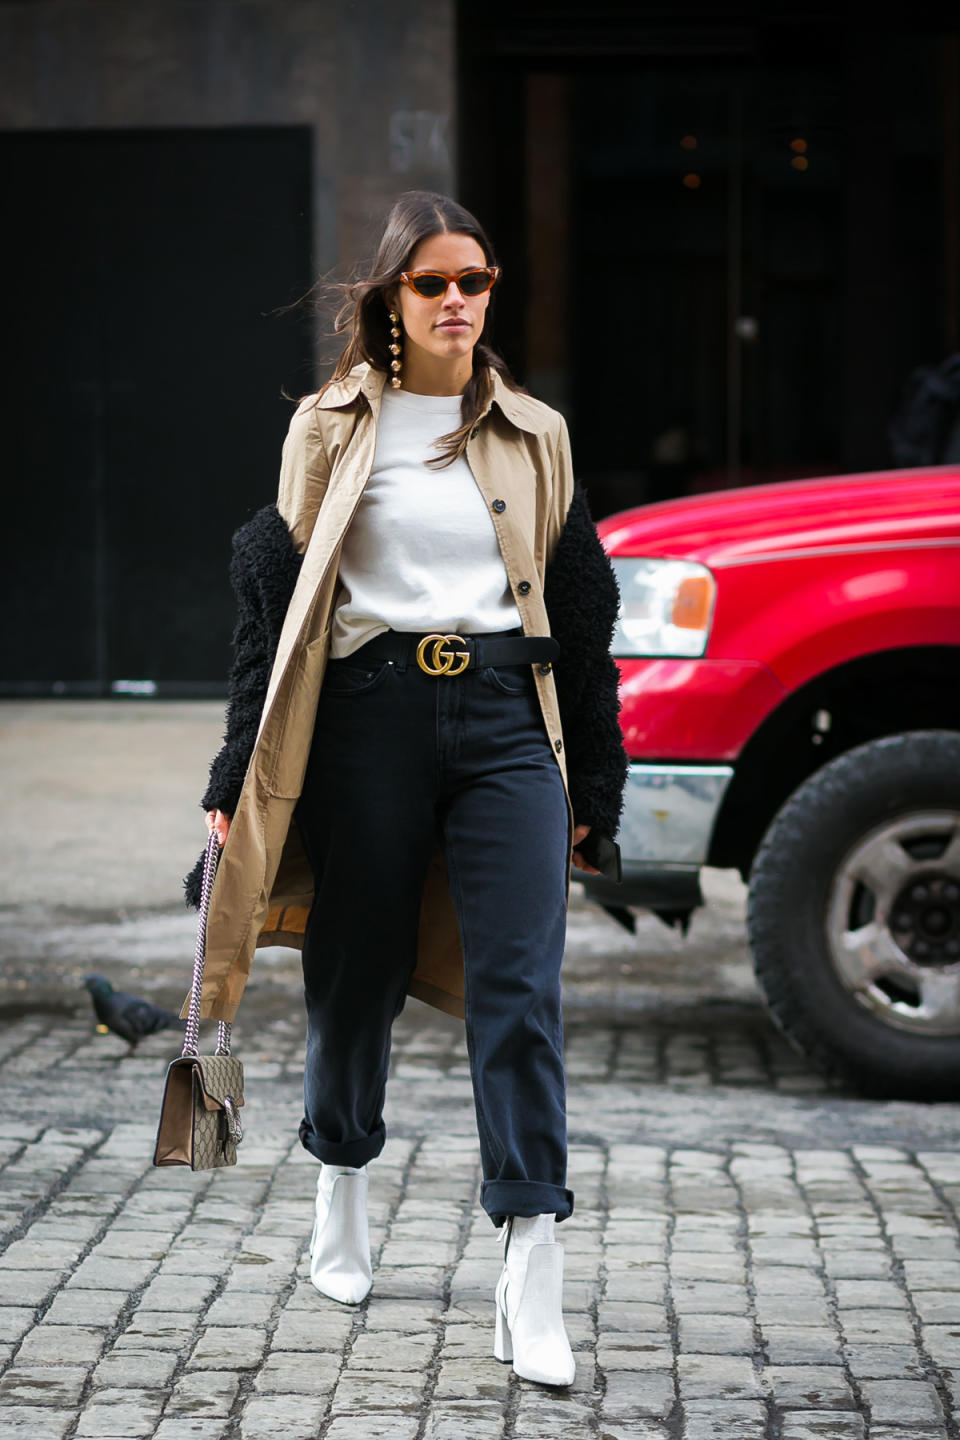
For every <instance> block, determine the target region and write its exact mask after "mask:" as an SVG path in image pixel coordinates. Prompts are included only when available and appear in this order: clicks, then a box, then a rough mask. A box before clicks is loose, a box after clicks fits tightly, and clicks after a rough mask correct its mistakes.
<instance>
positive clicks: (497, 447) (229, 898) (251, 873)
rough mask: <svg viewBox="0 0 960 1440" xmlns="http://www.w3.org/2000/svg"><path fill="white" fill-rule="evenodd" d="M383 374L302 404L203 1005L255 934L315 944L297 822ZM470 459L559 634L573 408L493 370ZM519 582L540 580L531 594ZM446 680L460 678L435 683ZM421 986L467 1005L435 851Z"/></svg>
mask: <svg viewBox="0 0 960 1440" xmlns="http://www.w3.org/2000/svg"><path fill="white" fill-rule="evenodd" d="M384 382H385V376H384V375H383V373H382V372H379V371H376V370H373V369H371V368H370V367H369V366H367V365H359V366H357V367H356V368H355V369H354V370H353V371H351V373H350V375H348V376H347V377H346V379H344V380H342V381H339V382H337V383H336V384H335V385H331V386H330V387H329V388H328V389H327V390H325V391H324V392H323V393H322V394H321V395H320V396H319V398H318V397H317V396H315V395H313V396H309V397H308V398H307V399H306V400H304V401H303V403H302V404H301V405H300V408H299V409H298V410H297V412H296V414H295V415H294V417H293V419H292V421H291V423H290V430H289V433H288V435H287V439H286V441H285V443H284V447H283V462H282V467H281V473H280V493H279V497H278V500H277V505H278V508H279V510H280V513H281V515H282V516H283V518H284V520H285V521H286V522H287V525H288V527H289V529H290V531H291V534H292V535H293V539H294V543H295V545H296V547H297V549H298V550H299V551H300V552H301V553H302V554H303V563H302V568H301V570H300V576H299V579H298V581H297V586H296V589H295V591H294V594H293V598H292V599H291V601H290V605H289V608H288V610H287V614H286V619H285V621H284V625H283V630H282V633H281V636H280V643H279V646H278V649H277V654H276V659H275V661H274V664H273V670H272V673H271V675H270V683H269V687H268V689H267V695H266V700H265V702H264V707H263V713H262V715H261V719H260V729H259V734H258V736H257V741H256V745H255V747H254V750H253V754H252V756H251V759H250V763H249V766H248V769H247V774H246V778H245V780H244V784H243V790H242V792H241V795H240V800H239V803H238V805H237V809H236V813H235V814H234V816H233V822H232V824H231V826H230V833H229V836H228V838H227V843H226V845H225V846H224V848H223V852H222V855H221V858H220V868H219V871H218V874H217V878H216V882H215V885H214V889H213V895H212V898H211V904H210V912H209V917H208V923H207V962H206V973H205V976H204V984H203V999H202V1010H201V1013H202V1015H203V1016H204V1017H211V1018H214V1019H218V1020H232V1019H233V1018H234V1015H235V1013H236V1010H237V1005H238V1003H239V1001H240V997H241V995H242V993H243V989H244V986H245V984H246V981H247V977H248V975H249V973H250V966H251V962H252V959H253V952H254V950H255V948H256V947H257V946H258V945H291V946H293V947H295V948H300V946H301V945H302V942H303V931H304V927H305V925H306V919H307V915H308V914H309V911H310V905H311V903H312V900H313V876H312V874H311V871H310V867H309V865H308V863H307V859H306V856H305V855H304V852H303V849H302V847H301V845H300V841H299V834H298V831H297V827H296V826H295V825H291V823H290V821H291V818H292V816H293V812H294V808H295V806H296V803H297V798H298V796H299V795H300V789H301V786H302V784H303V777H304V773H305V771H306V766H307V758H308V755H309V752H310V745H311V741H312V738H313V728H314V720H315V715H316V708H317V699H318V696H319V694H320V687H321V685H322V683H323V675H324V669H325V666H326V659H327V650H328V647H329V644H330V627H331V621H332V617H333V611H334V609H335V606H336V601H337V589H338V573H337V572H338V562H339V557H340V550H341V546H342V543H343V538H344V536H345V534H346V532H347V529H348V527H349V525H350V522H351V520H352V519H353V516H354V514H355V513H356V510H357V507H358V505H359V503H360V499H361V496H362V495H363V490H364V486H365V485H366V482H367V478H368V476H369V474H370V469H371V466H372V463H373V456H374V445H375V441H376V432H377V419H378V415H379V410H380V398H381V395H382V393H383V386H384ZM467 459H468V461H469V463H470V468H471V470H472V471H473V474H474V476H475V478H476V481H477V485H478V486H479V488H480V492H481V494H482V495H483V497H484V499H485V500H486V502H487V504H488V506H489V507H490V514H491V517H492V520H493V524H494V528H495V530H496V533H497V539H498V541H499V544H500V550H501V553H502V555H503V560H504V564H505V566H506V571H507V576H508V578H509V581H510V586H511V589H512V591H513V595H514V599H515V601H516V604H517V608H518V610H519V612H520V616H521V620H522V622H523V629H524V632H525V634H527V635H549V633H550V627H549V624H548V622H547V613H546V609H545V607H544V603H543V579H544V571H545V568H546V564H547V562H548V560H549V559H550V557H551V556H552V554H553V550H554V547H555V545H556V543H557V539H558V537H559V535H560V531H561V529H562V528H563V523H564V520H565V518H566V514H567V510H568V508H569V505H570V500H571V498H572V495H573V475H572V471H571V464H570V446H569V441H568V439H567V429H566V425H565V423H564V420H563V417H562V416H561V415H559V414H557V412H556V411H554V410H551V409H549V408H548V406H546V405H543V404H541V403H540V401H538V400H534V399H532V398H531V397H530V396H528V395H518V394H516V393H515V392H514V391H512V390H510V389H508V388H507V386H505V385H504V384H503V382H502V381H501V379H500V377H499V376H497V375H495V376H494V388H493V398H492V401H491V404H490V406H489V407H488V409H487V411H486V412H485V413H484V415H483V417H482V418H481V419H480V420H479V421H478V423H477V425H476V427H475V428H474V430H473V431H472V433H471V437H470V440H469V442H468V446H467ZM501 502H502V503H501ZM521 581H528V582H529V584H530V589H529V591H528V592H527V593H523V592H522V591H521V589H520V584H521ZM445 683H449V684H451V685H455V684H456V683H457V682H456V679H455V678H451V679H450V681H449V682H446V681H438V684H445ZM536 683H537V690H538V693H539V698H540V707H541V710H542V712H543V719H544V725H545V727H546V732H547V735H548V736H549V739H550V746H551V749H552V750H553V753H554V755H555V756H556V760H557V764H558V765H559V767H560V773H561V775H562V776H563V779H564V784H566V767H565V763H564V753H563V737H562V735H561V730H560V714H559V709H558V706H557V696H556V689H555V685H554V679H553V675H552V673H549V672H548V673H547V674H545V675H541V674H540V673H539V671H538V672H536ZM571 824H572V816H571ZM371 883H372V884H375V883H376V880H375V877H371ZM409 990H410V993H411V994H412V995H416V996H418V997H419V998H420V999H422V1000H426V1001H428V1002H429V1003H430V1004H433V1005H436V1006H438V1007H439V1008H441V1009H443V1010H447V1011H449V1012H450V1013H451V1014H458V1015H462V1014H463V956H462V952H461V949H460V936H459V930H458V927H457V921H456V915H455V913H454V909H453V903H452V901H451V899H450V894H449V890H448V888H447V881H446V872H445V869H444V864H443V858H442V855H441V854H440V852H439V849H438V850H437V851H436V853H435V854H434V857H433V860H432V862H431V865H430V869H429V872H428V876H427V880H426V883H425V886H424V892H423V900H422V906H421V913H420V932H419V944H418V961H417V967H416V970H415V973H414V975H413V978H412V980H411V983H410V986H409ZM183 1013H184V1014H186V1004H185V1005H184V1012H183Z"/></svg>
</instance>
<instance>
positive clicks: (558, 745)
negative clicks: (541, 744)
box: [553, 740, 563, 752]
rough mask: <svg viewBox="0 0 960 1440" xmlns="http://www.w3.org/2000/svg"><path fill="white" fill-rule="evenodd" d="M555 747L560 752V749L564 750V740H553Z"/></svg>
mask: <svg viewBox="0 0 960 1440" xmlns="http://www.w3.org/2000/svg"><path fill="white" fill-rule="evenodd" d="M553 748H554V750H556V751H558V752H559V751H560V750H562V749H563V741H562V740H554V742H553Z"/></svg>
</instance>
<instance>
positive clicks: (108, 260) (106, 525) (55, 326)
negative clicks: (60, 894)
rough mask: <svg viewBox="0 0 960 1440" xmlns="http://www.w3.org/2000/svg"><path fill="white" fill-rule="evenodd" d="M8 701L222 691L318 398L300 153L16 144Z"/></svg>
mask: <svg viewBox="0 0 960 1440" xmlns="http://www.w3.org/2000/svg"><path fill="white" fill-rule="evenodd" d="M0 157H2V174H3V176H4V189H5V200H6V204H5V211H6V216H7V219H6V224H5V227H4V229H5V237H4V240H3V247H4V251H5V263H4V266H3V274H4V279H5V283H4V303H3V309H4V312H5V315H4V323H3V325H2V327H0V347H2V350H3V352H4V361H5V364H4V373H5V379H4V384H3V392H2V393H3V430H4V442H3V454H4V465H3V470H4V492H5V500H6V513H7V516H8V518H9V522H10V523H9V528H8V537H9V539H8V544H7V546H6V547H5V548H6V554H5V557H4V564H3V566H2V567H0V602H2V605H3V616H4V624H3V626H2V629H0V634H2V641H0V647H2V648H0V693H4V694H7V695H16V694H21V695H23V694H77V695H82V694H91V695H109V694H111V693H113V694H116V693H124V692H129V691H131V690H132V691H134V692H137V691H139V692H140V693H154V694H160V695H163V694H168V695H190V694H215V693H218V692H220V691H222V688H223V683H224V676H225V673H226V668H227V664H228V661H229V639H230V630H231V625H232V606H231V599H230V594H229V589H228V585H227V580H226V568H227V563H228V558H229V536H230V534H231V532H232V530H233V529H234V528H235V526H236V525H237V524H238V523H240V522H241V521H242V520H243V519H244V518H245V517H246V516H247V515H249V514H250V513H251V512H252V510H253V509H255V508H256V507H257V506H259V505H262V504H265V503H267V502H268V501H270V500H272V499H273V498H275V494H276V476H277V469H278V463H279V453H280V445H281V442H282V439H283V435H284V433H285V429H286V425H287V422H288V419H289V415H290V411H291V406H290V404H289V401H288V400H286V399H284V391H286V392H287V393H288V394H290V395H299V394H302V393H304V392H306V391H307V390H309V389H310V388H311V383H312V365H311V359H310V355H311V336H310V327H309V323H308V320H307V318H306V316H305V315H304V314H303V313H302V312H298V313H296V314H294V315H286V316H281V315H278V313H277V311H278V309H279V308H281V307H283V306H285V305H287V304H289V303H290V302H291V301H293V300H294V299H296V298H297V297H298V296H299V295H300V294H302V293H303V292H304V291H305V290H306V288H307V287H308V285H309V284H310V240H309V212H310V198H309V197H310V154H309V134H308V132H307V131H306V130H300V129H271V130H259V129H258V130H249V129H236V130H224V131H211V130H205V131H162V132H136V133H133V132H123V133H102V132H96V133H86V134H82V135H76V134H72V135H36V134H31V135H14V136H11V135H7V136H4V137H3V138H2V139H0Z"/></svg>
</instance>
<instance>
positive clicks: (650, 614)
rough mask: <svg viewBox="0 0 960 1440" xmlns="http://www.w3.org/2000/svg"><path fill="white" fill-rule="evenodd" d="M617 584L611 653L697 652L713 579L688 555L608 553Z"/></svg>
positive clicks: (703, 643)
mask: <svg viewBox="0 0 960 1440" xmlns="http://www.w3.org/2000/svg"><path fill="white" fill-rule="evenodd" d="M611 560H612V564H613V568H614V570H615V572H616V576H617V581H618V583H619V585H620V615H619V617H618V619H617V628H616V630H615V632H614V636H613V645H612V647H611V651H612V654H614V655H623V656H628V655H677V656H690V655H702V654H703V652H704V651H705V650H706V648H707V639H708V637H709V634H710V622H711V620H712V618H713V602H714V599H715V597H716V593H717V582H716V580H715V579H714V578H713V576H712V575H711V573H710V571H709V570H708V569H707V567H706V566H705V565H698V564H696V562H695V561H693V560H639V559H626V558H625V559H617V558H616V557H613V556H612V557H611Z"/></svg>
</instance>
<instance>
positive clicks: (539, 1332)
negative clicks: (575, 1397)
mask: <svg viewBox="0 0 960 1440" xmlns="http://www.w3.org/2000/svg"><path fill="white" fill-rule="evenodd" d="M553 1230H554V1216H553V1215H534V1216H531V1217H529V1218H528V1217H526V1216H523V1215H514V1216H512V1217H511V1218H510V1219H509V1220H508V1221H507V1223H506V1225H505V1226H504V1232H505V1234H504V1243H505V1250H504V1261H505V1264H504V1267H503V1273H502V1274H501V1276H500V1281H499V1284H498V1285H497V1329H496V1336H495V1338H494V1343H493V1353H494V1356H495V1357H496V1359H497V1360H504V1361H510V1360H512V1361H513V1368H514V1370H515V1371H516V1373H517V1374H518V1375H519V1376H520V1377H521V1379H523V1380H535V1381H536V1382H537V1383H538V1384H540V1385H572V1384H573V1377H574V1374H575V1371H576V1366H575V1363H574V1359H573V1354H572V1352H571V1349H570V1341H569V1340H568V1339H567V1332H566V1329H565V1328H564V1324H563V1248H562V1246H561V1245H560V1244H559V1243H558V1241H556V1240H555V1239H554V1235H553Z"/></svg>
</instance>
